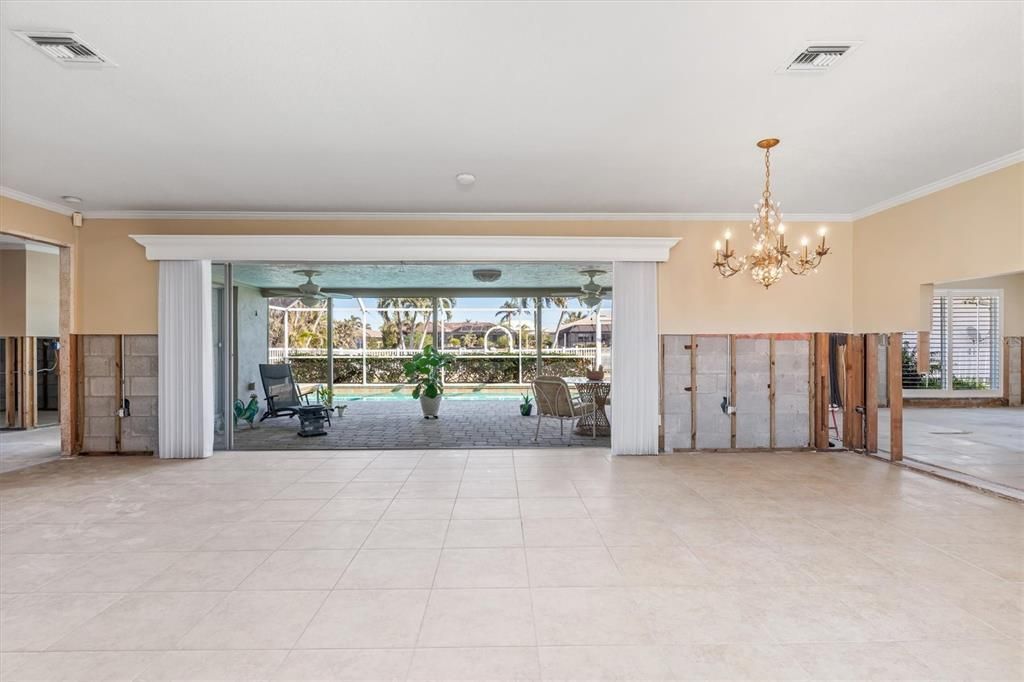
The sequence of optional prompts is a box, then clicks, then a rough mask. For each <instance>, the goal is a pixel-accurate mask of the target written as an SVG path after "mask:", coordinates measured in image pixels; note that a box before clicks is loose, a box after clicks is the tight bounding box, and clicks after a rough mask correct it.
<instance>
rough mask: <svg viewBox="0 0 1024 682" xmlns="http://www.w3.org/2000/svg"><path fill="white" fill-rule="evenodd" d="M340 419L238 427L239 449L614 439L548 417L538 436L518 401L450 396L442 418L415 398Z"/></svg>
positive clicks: (360, 405) (373, 404) (357, 409)
mask: <svg viewBox="0 0 1024 682" xmlns="http://www.w3.org/2000/svg"><path fill="white" fill-rule="evenodd" d="M346 404H347V405H348V407H347V408H346V409H345V413H344V416H343V417H341V418H338V417H335V418H334V420H333V421H334V425H333V426H332V427H328V429H327V432H328V433H327V435H326V436H316V437H312V438H301V437H299V436H298V435H297V432H298V430H299V422H298V418H297V417H296V418H291V419H289V418H287V417H282V418H278V419H268V420H267V421H265V422H262V423H258V424H257V425H256V428H254V429H251V430H250V429H249V428H248V426H247V425H245V424H243V425H241V426H240V427H239V428H238V430H237V431H236V432H235V448H236V449H239V450H276V449H305V450H340V449H390V448H393V449H422V448H511V447H515V448H531V447H541V448H549V447H558V446H567V447H595V446H596V447H608V445H609V441H608V438H607V437H605V438H602V437H600V436H599V437H598V438H597V439H596V440H595V439H592V438H590V437H589V436H577V435H576V434H574V433H572V429H571V428H570V426H569V424H566V426H565V436H564V437H560V436H559V431H558V422H557V421H555V420H545V421H544V424H543V425H542V427H541V431H540V438H539V439H538V440H537V441H534V440H533V434H534V430H535V429H536V428H537V415H536V413H534V415H533V416H532V417H523V416H521V415H520V414H519V403H518V401H515V400H473V401H469V400H450V401H446V402H445V403H444V404H443V405H442V406H441V415H440V418H439V419H436V420H434V419H424V418H423V415H422V412H420V406H419V403H418V402H417V401H415V400H412V399H411V398H410V399H409V400H407V401H406V400H389V401H354V402H349V403H346Z"/></svg>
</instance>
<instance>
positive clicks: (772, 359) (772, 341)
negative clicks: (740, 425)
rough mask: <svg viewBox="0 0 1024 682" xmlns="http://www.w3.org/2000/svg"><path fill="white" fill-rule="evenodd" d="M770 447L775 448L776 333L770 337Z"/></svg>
mask: <svg viewBox="0 0 1024 682" xmlns="http://www.w3.org/2000/svg"><path fill="white" fill-rule="evenodd" d="M768 447H770V448H772V449H774V448H775V335H774V334H773V335H772V336H771V337H770V338H769V339H768Z"/></svg>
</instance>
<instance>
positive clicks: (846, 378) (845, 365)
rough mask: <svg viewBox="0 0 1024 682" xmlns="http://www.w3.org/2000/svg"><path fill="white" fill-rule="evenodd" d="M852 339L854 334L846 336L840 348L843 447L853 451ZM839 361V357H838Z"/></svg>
mask: <svg viewBox="0 0 1024 682" xmlns="http://www.w3.org/2000/svg"><path fill="white" fill-rule="evenodd" d="M851 339H853V334H846V345H843V346H840V347H839V350H840V351H841V352H840V353H837V355H842V370H843V377H842V378H843V385H842V390H841V395H842V396H843V435H842V438H843V447H844V448H846V449H848V450H852V449H853V447H854V446H853V419H854V415H855V414H856V413H855V412H854V411H853V406H854V402H853V397H852V393H853V390H852V389H853V386H852V383H853V382H852V381H851V376H852V375H853V352H852V350H853V349H852V348H851ZM837 361H838V357H837Z"/></svg>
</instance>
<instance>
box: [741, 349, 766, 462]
mask: <svg viewBox="0 0 1024 682" xmlns="http://www.w3.org/2000/svg"><path fill="white" fill-rule="evenodd" d="M770 347H771V341H769V340H768V339H759V338H753V339H748V338H737V339H736V393H735V395H733V397H732V403H733V405H735V406H736V447H738V448H767V447H769V446H770V445H771V423H770V422H771V408H770V406H769V401H768V394H769V390H770V389H769V384H771V355H770Z"/></svg>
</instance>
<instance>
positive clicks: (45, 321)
mask: <svg viewBox="0 0 1024 682" xmlns="http://www.w3.org/2000/svg"><path fill="white" fill-rule="evenodd" d="M59 319H60V257H59V256H58V255H57V254H55V253H40V252H39V251H25V334H26V335H27V336H54V337H56V336H60V322H59Z"/></svg>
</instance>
